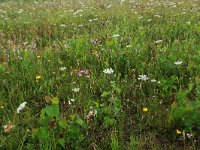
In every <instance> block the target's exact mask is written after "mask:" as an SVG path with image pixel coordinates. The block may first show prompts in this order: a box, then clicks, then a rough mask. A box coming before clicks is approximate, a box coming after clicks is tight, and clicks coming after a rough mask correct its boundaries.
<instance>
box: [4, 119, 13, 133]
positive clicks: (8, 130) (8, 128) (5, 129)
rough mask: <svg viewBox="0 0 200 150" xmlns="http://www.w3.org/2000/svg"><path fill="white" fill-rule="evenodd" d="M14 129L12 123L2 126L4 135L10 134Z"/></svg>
mask: <svg viewBox="0 0 200 150" xmlns="http://www.w3.org/2000/svg"><path fill="white" fill-rule="evenodd" d="M14 127H15V126H14V125H13V124H12V123H10V122H9V123H8V124H6V125H4V126H3V129H4V133H10V132H11V131H12V130H13V128H14Z"/></svg>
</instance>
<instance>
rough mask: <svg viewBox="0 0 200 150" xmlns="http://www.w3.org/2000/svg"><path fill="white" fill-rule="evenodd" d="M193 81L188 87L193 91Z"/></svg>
mask: <svg viewBox="0 0 200 150" xmlns="http://www.w3.org/2000/svg"><path fill="white" fill-rule="evenodd" d="M193 85H194V84H193V83H189V85H188V87H189V92H191V91H192V89H193Z"/></svg>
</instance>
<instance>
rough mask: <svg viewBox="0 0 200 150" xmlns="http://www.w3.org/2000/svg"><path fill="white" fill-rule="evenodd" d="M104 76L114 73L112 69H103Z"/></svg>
mask: <svg viewBox="0 0 200 150" xmlns="http://www.w3.org/2000/svg"><path fill="white" fill-rule="evenodd" d="M103 72H104V73H105V74H112V73H114V70H113V69H112V68H107V69H104V71H103Z"/></svg>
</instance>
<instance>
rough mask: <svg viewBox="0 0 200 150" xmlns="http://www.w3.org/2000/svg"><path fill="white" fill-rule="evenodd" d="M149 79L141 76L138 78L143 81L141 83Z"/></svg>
mask: <svg viewBox="0 0 200 150" xmlns="http://www.w3.org/2000/svg"><path fill="white" fill-rule="evenodd" d="M148 79H149V78H148V77H147V75H139V77H138V80H141V81H146V80H148Z"/></svg>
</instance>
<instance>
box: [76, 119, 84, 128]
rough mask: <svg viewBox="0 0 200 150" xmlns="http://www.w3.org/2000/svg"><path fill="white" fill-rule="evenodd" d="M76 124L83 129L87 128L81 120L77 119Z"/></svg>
mask: <svg viewBox="0 0 200 150" xmlns="http://www.w3.org/2000/svg"><path fill="white" fill-rule="evenodd" d="M76 123H77V124H78V125H80V126H82V127H85V122H84V121H83V120H82V119H81V118H77V119H76Z"/></svg>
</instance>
